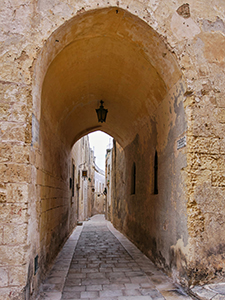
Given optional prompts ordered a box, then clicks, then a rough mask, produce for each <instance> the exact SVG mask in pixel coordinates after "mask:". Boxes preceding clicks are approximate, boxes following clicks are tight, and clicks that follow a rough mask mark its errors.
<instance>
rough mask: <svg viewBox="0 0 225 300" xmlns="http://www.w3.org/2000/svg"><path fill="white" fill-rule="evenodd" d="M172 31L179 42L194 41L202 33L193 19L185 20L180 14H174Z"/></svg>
mask: <svg viewBox="0 0 225 300" xmlns="http://www.w3.org/2000/svg"><path fill="white" fill-rule="evenodd" d="M171 29H172V31H173V34H174V35H175V36H176V38H177V39H178V40H179V41H181V40H183V39H193V38H194V37H195V36H196V35H198V34H199V33H200V32H201V30H200V28H199V27H198V25H197V24H196V23H195V22H194V21H193V20H192V19H191V18H188V19H184V18H183V17H181V16H179V15H178V13H174V14H173V16H172V20H171Z"/></svg>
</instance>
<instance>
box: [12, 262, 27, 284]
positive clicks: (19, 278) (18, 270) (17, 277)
mask: <svg viewBox="0 0 225 300" xmlns="http://www.w3.org/2000/svg"><path fill="white" fill-rule="evenodd" d="M26 275H27V269H26V266H21V267H13V268H12V267H11V268H9V285H11V286H25V285H26V281H27V277H26Z"/></svg>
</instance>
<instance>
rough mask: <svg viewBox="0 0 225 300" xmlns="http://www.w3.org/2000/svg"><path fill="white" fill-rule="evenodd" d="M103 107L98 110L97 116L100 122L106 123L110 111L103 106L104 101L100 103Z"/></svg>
mask: <svg viewBox="0 0 225 300" xmlns="http://www.w3.org/2000/svg"><path fill="white" fill-rule="evenodd" d="M100 103H101V105H100V107H99V108H98V109H96V113H97V116H98V122H101V123H103V122H105V120H106V116H107V113H108V109H105V108H104V106H103V103H104V102H103V101H102V100H101V101H100Z"/></svg>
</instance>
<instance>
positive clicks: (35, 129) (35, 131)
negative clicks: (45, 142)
mask: <svg viewBox="0 0 225 300" xmlns="http://www.w3.org/2000/svg"><path fill="white" fill-rule="evenodd" d="M39 127H40V126H39V122H38V120H37V118H36V117H35V115H34V114H32V142H31V145H32V146H34V145H35V144H39Z"/></svg>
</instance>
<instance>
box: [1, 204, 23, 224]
mask: <svg viewBox="0 0 225 300" xmlns="http://www.w3.org/2000/svg"><path fill="white" fill-rule="evenodd" d="M0 209H1V214H0V222H1V223H14V224H15V223H17V224H23V223H24V222H26V221H27V220H28V219H27V218H28V216H27V205H26V204H24V203H0Z"/></svg>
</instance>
